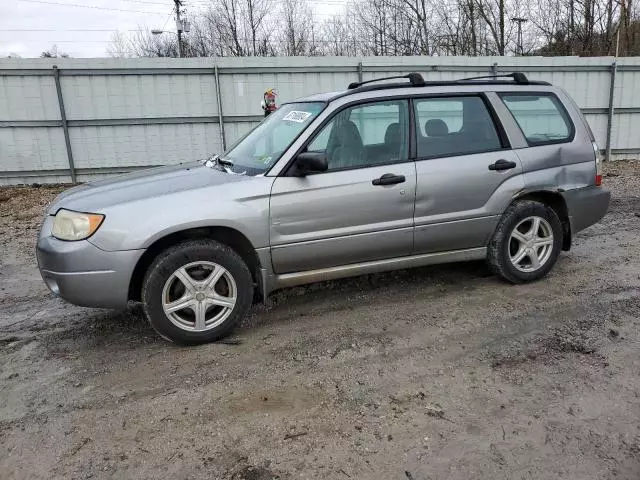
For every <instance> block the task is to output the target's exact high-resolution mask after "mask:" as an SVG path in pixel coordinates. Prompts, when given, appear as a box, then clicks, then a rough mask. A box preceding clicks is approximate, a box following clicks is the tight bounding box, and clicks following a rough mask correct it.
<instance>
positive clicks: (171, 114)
mask: <svg viewBox="0 0 640 480" xmlns="http://www.w3.org/2000/svg"><path fill="white" fill-rule="evenodd" d="M614 60H615V59H614V58H612V57H601V58H578V57H558V58H542V57H367V58H346V57H314V58H303V57H293V58H283V57H278V58H197V59H167V58H163V59H148V58H145V59H106V58H105V59H2V60H0V183H17V182H22V181H38V182H49V181H55V182H59V181H68V180H69V179H70V165H71V164H72V160H74V161H73V164H75V167H74V173H76V174H77V179H78V180H79V181H84V180H89V179H93V178H100V177H103V176H105V175H110V174H113V173H120V172H122V171H128V170H132V169H135V168H143V167H145V166H150V165H158V164H168V163H176V162H180V161H185V160H190V159H194V158H202V157H204V156H205V155H206V154H208V153H215V152H220V151H221V150H222V143H223V141H222V131H221V125H220V122H221V121H222V122H223V127H224V140H225V143H226V145H227V146H229V145H230V144H232V143H233V142H234V141H235V140H236V139H238V138H240V137H241V136H242V135H244V134H245V133H246V132H248V131H249V130H250V129H251V128H253V127H254V126H255V125H257V123H258V122H259V121H260V120H261V118H262V111H261V109H260V101H261V99H262V95H263V93H264V91H265V90H266V89H267V88H275V89H276V91H277V92H278V95H279V97H278V102H279V103H282V102H287V101H291V100H294V99H296V98H298V97H301V96H306V95H309V94H313V93H317V92H326V91H340V90H344V89H345V88H346V86H347V85H348V84H349V83H350V82H353V81H356V80H358V79H362V80H368V79H373V78H380V77H383V76H392V75H399V74H404V73H408V72H412V71H418V72H421V73H422V74H423V76H424V77H425V78H426V79H427V80H452V79H459V78H464V77H470V76H480V75H490V74H492V73H498V74H500V73H507V72H512V71H523V72H525V73H526V74H527V75H528V76H529V77H530V78H531V79H536V80H547V81H550V82H551V83H553V84H555V85H558V86H561V87H563V88H564V89H565V90H567V92H568V93H569V94H570V95H571V96H572V97H573V98H574V99H575V100H576V102H577V104H578V105H579V106H580V107H581V108H582V110H583V112H584V113H585V115H586V118H587V121H588V122H589V124H590V125H591V127H592V130H593V131H594V134H595V136H596V139H597V141H598V144H599V146H600V147H601V148H602V149H605V148H606V144H607V132H608V130H609V127H610V128H611V136H610V137H611V145H610V146H611V159H617V158H638V157H640V138H638V136H637V135H636V133H635V132H637V131H638V130H639V129H640V100H639V99H638V95H637V89H638V85H640V58H624V59H618V60H617V71H616V76H615V85H613V86H614V89H613V96H612V98H613V106H614V108H613V109H612V114H613V115H612V117H611V119H610V117H609V112H610V108H609V107H610V105H609V100H610V89H611V86H612V83H611V80H612V78H613V77H612V63H613V62H614ZM54 65H57V66H58V67H59V69H58V72H59V78H60V93H61V97H62V98H63V101H64V112H65V113H66V119H67V120H68V122H66V124H65V122H62V121H61V108H60V106H59V103H58V98H57V92H56V83H55V81H54V75H53V73H54V70H53V66H54ZM216 70H217V72H218V78H219V81H220V85H219V92H218V91H217V88H218V85H217V83H216V74H215V72H216ZM218 96H219V97H220V99H221V104H222V105H221V106H220V107H221V108H218V101H217V98H218ZM65 125H68V134H69V146H70V149H69V150H67V149H66V147H65V140H64V131H65V128H67V127H65Z"/></svg>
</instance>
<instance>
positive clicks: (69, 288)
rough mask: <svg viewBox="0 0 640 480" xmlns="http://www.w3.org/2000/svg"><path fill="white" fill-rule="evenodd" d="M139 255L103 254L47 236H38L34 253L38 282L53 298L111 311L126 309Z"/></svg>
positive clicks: (82, 243) (85, 245)
mask: <svg viewBox="0 0 640 480" xmlns="http://www.w3.org/2000/svg"><path fill="white" fill-rule="evenodd" d="M45 223H46V222H45ZM43 230H44V229H43ZM143 252H144V250H125V251H117V252H107V251H104V250H101V249H99V248H98V247H96V246H95V245H93V244H92V243H90V242H89V241H88V240H82V241H78V242H65V241H62V240H58V239H56V238H54V237H52V236H50V235H41V236H40V238H39V239H38V246H37V249H36V253H37V258H38V268H39V269H40V273H41V275H42V279H43V280H44V282H45V283H46V285H47V287H48V288H49V290H51V291H52V292H53V293H54V294H55V295H57V296H59V297H61V298H63V299H64V300H66V301H68V302H69V303H73V304H75V305H80V306H82V307H99V308H115V309H123V308H125V307H126V306H127V302H128V300H129V282H130V280H131V275H132V273H133V269H134V267H135V265H136V263H137V261H138V259H139V258H140V256H141V255H142V253H143Z"/></svg>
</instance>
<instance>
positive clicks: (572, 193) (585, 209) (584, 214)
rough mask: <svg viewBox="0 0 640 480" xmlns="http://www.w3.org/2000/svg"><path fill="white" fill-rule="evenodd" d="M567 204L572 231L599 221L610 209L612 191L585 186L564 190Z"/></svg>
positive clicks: (575, 231) (573, 232)
mask: <svg viewBox="0 0 640 480" xmlns="http://www.w3.org/2000/svg"><path fill="white" fill-rule="evenodd" d="M562 196H563V197H564V200H565V202H566V204H567V211H568V212H569V221H570V222H571V233H572V234H574V235H575V234H576V233H578V232H579V231H580V230H584V229H585V228H587V227H589V226H591V225H593V224H594V223H597V222H599V221H600V220H601V219H602V217H604V216H605V214H606V213H607V210H608V209H609V201H610V200H611V192H609V190H607V189H605V188H602V187H584V188H576V189H575V190H567V191H565V192H562Z"/></svg>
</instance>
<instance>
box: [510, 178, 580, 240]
mask: <svg viewBox="0 0 640 480" xmlns="http://www.w3.org/2000/svg"><path fill="white" fill-rule="evenodd" d="M519 200H533V201H536V202H540V203H542V204H544V205H547V206H548V207H550V208H552V209H553V211H554V212H556V215H558V218H559V219H560V223H561V224H562V250H565V251H568V250H570V249H571V220H570V218H569V210H568V208H567V203H566V201H565V199H564V197H563V196H562V194H561V193H560V192H559V191H557V190H534V191H527V192H522V193H521V194H519V195H518V196H516V197H514V199H513V200H512V201H511V203H513V202H517V201H519Z"/></svg>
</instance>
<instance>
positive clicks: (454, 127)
mask: <svg viewBox="0 0 640 480" xmlns="http://www.w3.org/2000/svg"><path fill="white" fill-rule="evenodd" d="M414 109H415V121H416V143H417V149H418V151H417V154H418V158H427V157H444V156H454V155H466V154H471V153H481V152H491V151H495V150H500V149H501V148H502V146H503V145H502V142H501V140H500V136H499V135H498V131H497V130H496V126H495V124H494V122H493V118H492V117H491V114H490V113H489V110H488V109H487V106H486V105H485V103H484V101H483V100H482V98H480V97H479V96H459V97H431V98H421V99H416V100H414Z"/></svg>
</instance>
